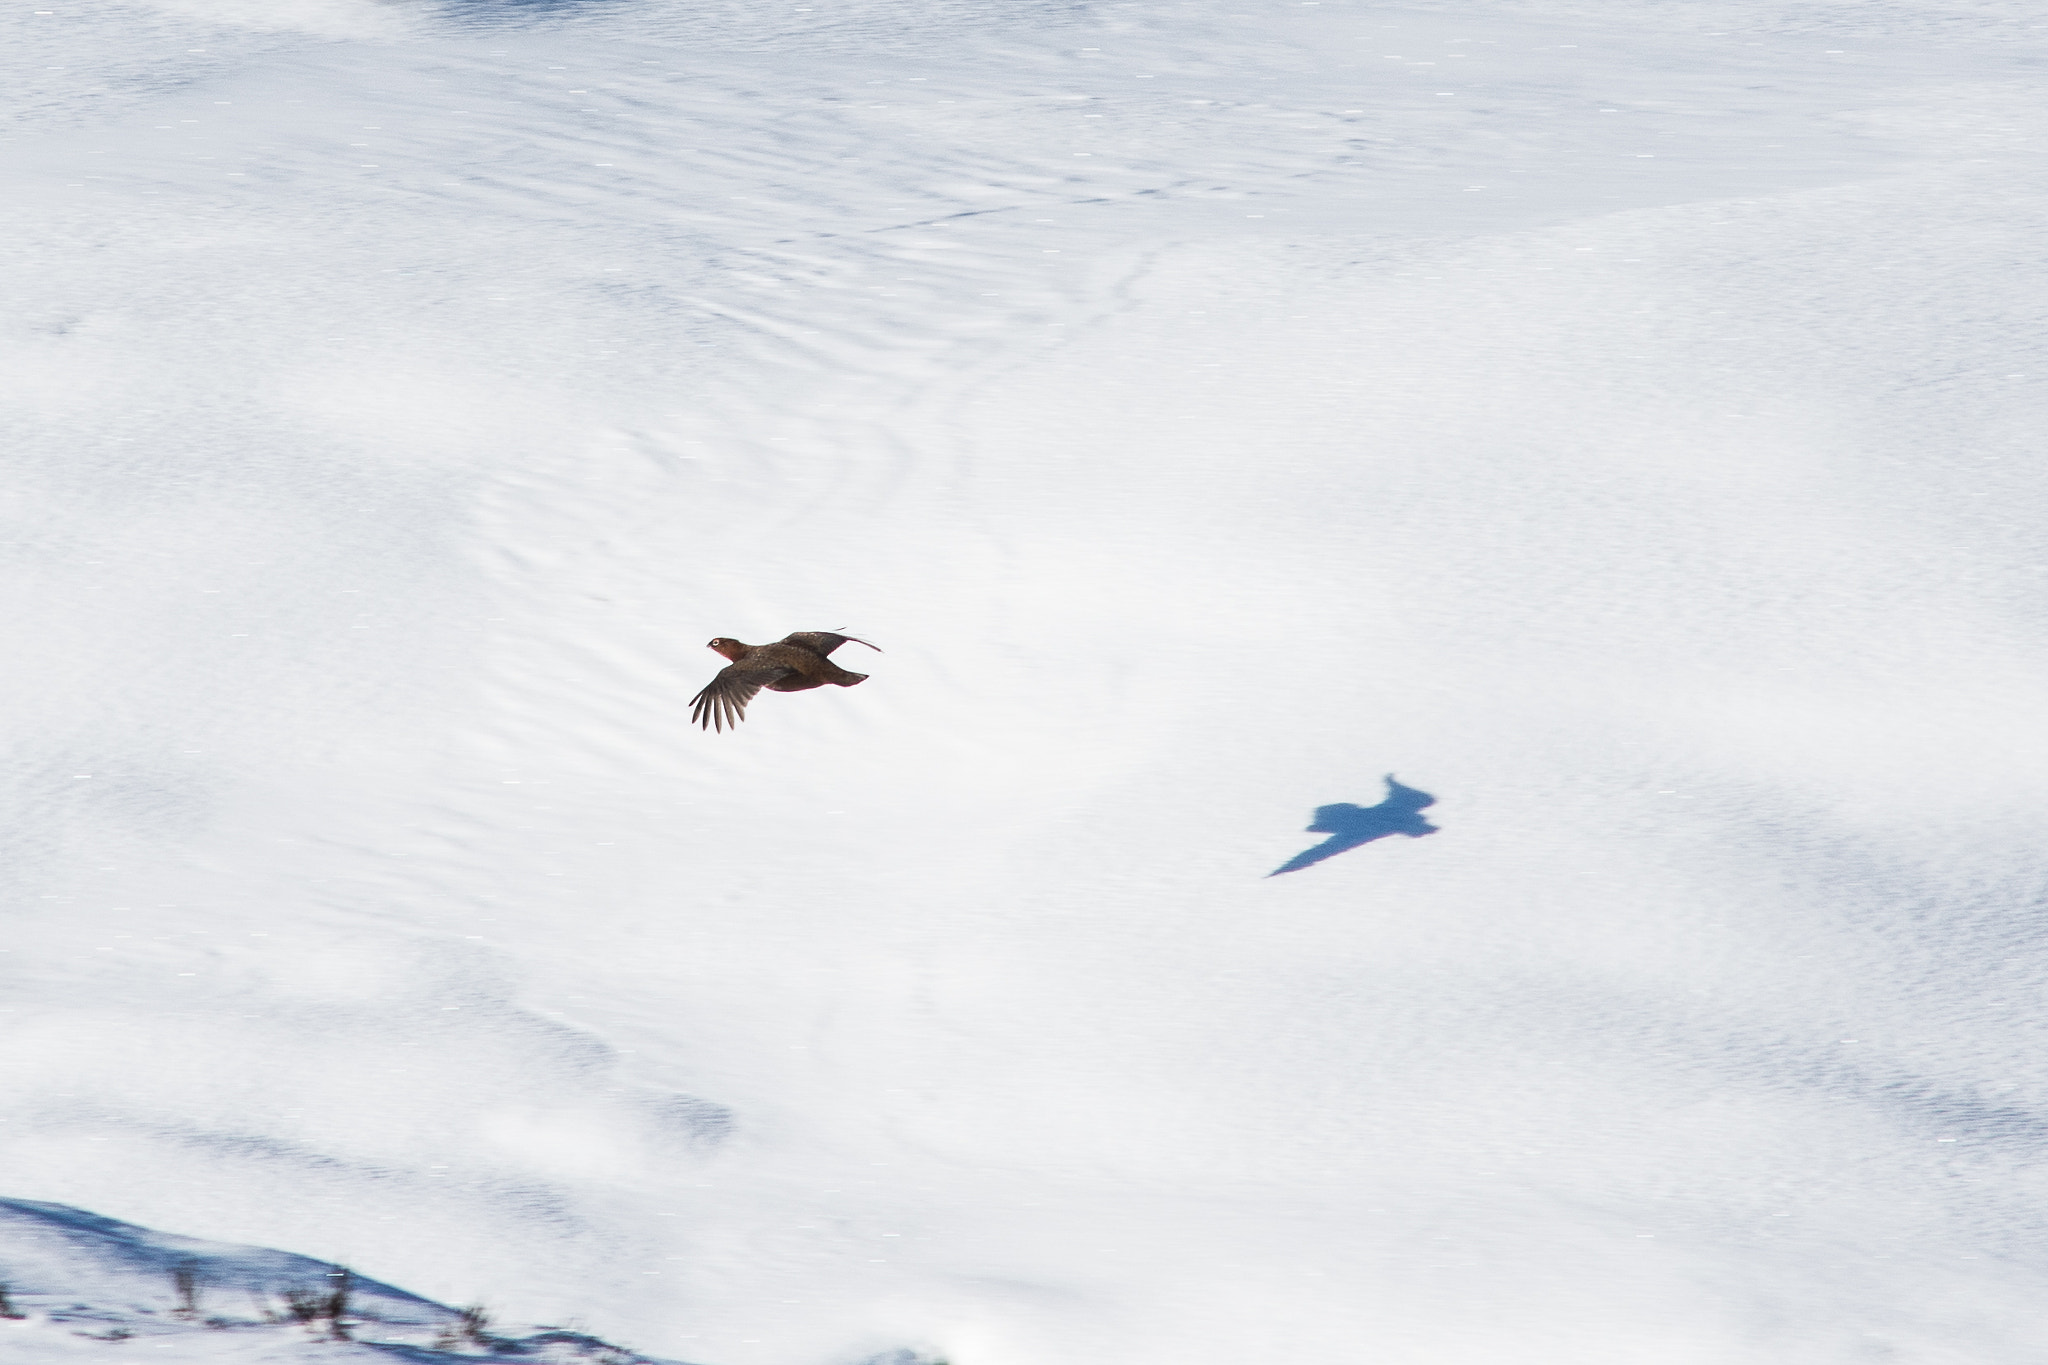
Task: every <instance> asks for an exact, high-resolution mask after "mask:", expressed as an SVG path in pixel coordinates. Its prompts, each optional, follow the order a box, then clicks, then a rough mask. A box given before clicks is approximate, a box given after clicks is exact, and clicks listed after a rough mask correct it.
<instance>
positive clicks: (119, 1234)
mask: <svg viewBox="0 0 2048 1365" xmlns="http://www.w3.org/2000/svg"><path fill="white" fill-rule="evenodd" d="M122 1342H135V1343H137V1344H147V1345H148V1346H150V1347H152V1348H154V1353H153V1354H152V1356H151V1359H153V1360H159V1361H165V1360H168V1361H180V1360H194V1361H209V1362H217V1361H241V1362H250V1363H251V1365H255V1363H256V1362H263V1361H299V1360H319V1361H353V1360H362V1361H370V1360H391V1359H397V1360H410V1361H456V1360H466V1359H475V1358H477V1357H479V1356H485V1357H489V1358H492V1359H497V1360H514V1361H524V1362H529V1365H669V1363H667V1362H661V1361H658V1360H656V1359H655V1358H654V1357H652V1356H644V1355H640V1354H638V1353H637V1352H634V1351H629V1350H626V1349H625V1348H623V1347H619V1346H614V1345H612V1344H610V1343H609V1342H605V1341H600V1340H598V1339H597V1338H596V1337H593V1336H589V1335H587V1334H585V1333H582V1332H574V1331H568V1330H565V1329H562V1328H555V1327H543V1328H541V1329H539V1330H537V1331H535V1332H532V1333H529V1334H525V1335H508V1334H501V1333H499V1332H496V1331H493V1330H492V1327H491V1322H490V1318H489V1315H488V1314H487V1313H486V1312H485V1311H484V1310H483V1309H482V1308H467V1309H454V1308H449V1307H447V1306H446V1305H444V1304H438V1303H435V1302H433V1301H432V1300H431V1299H424V1298H421V1297H420V1296H419V1295H417V1294H409V1293H407V1292H406V1291H405V1290H403V1289H399V1288H396V1287H395V1286H392V1285H388V1284H381V1283H379V1282H378V1281H376V1280H371V1279H365V1278H363V1277H362V1276H359V1275H356V1274H355V1273H354V1272H352V1271H350V1270H349V1269H347V1268H346V1267H343V1266H339V1265H335V1264H333V1263H332V1262H328V1261H320V1260H315V1259H313V1258H312V1257H309V1256H295V1255H293V1254H292V1253H290V1252H286V1251H273V1250H271V1249H269V1248H267V1247H250V1246H236V1245H234V1244H232V1243H228V1242H209V1241H205V1240H203V1239H201V1238H196V1237H180V1236H177V1235H175V1234H172V1233H164V1232H155V1231H152V1230H151V1229H149V1228H143V1227H137V1226H136V1225H135V1224H133V1223H123V1222H120V1221H118V1220H116V1219H112V1218H102V1217H101V1216H99V1215H98V1214H95V1213H88V1212H86V1211H85V1210H83V1209H74V1208H71V1207H69V1206H68V1205H64V1204H47V1203H40V1202H37V1201H35V1200H29V1199H0V1359H8V1360H26V1359H36V1360H45V1359H62V1358H65V1357H66V1356H69V1355H75V1354H78V1353H81V1352H83V1353H92V1352H96V1351H98V1350H99V1349H102V1348H104V1347H105V1346H107V1345H109V1344H117V1343H122ZM165 1352H170V1353H171V1354H164V1353H165Z"/></svg>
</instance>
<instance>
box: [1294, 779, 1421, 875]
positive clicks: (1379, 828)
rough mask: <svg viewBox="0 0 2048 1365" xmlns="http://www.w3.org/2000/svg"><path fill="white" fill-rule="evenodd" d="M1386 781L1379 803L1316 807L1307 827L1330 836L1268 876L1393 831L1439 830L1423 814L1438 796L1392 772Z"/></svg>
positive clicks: (1413, 833) (1414, 834) (1411, 835)
mask: <svg viewBox="0 0 2048 1365" xmlns="http://www.w3.org/2000/svg"><path fill="white" fill-rule="evenodd" d="M1386 781H1387V796H1386V799H1385V800H1384V801H1382V802H1380V803H1379V804H1378V805H1377V806H1355V805H1353V804H1352V803H1351V802H1349V801H1340V802H1338V803H1337V804H1336V805H1334V806H1317V807H1316V818H1315V823H1314V824H1312V825H1310V826H1309V827H1308V829H1309V833H1311V834H1327V835H1329V836H1330V837H1329V838H1327V839H1325V840H1323V842H1321V843H1320V844H1317V845H1316V846H1315V847H1314V848H1311V849H1305V850H1303V851H1302V852H1300V853H1297V854H1295V855H1294V856H1293V857H1292V858H1289V859H1288V860H1287V861H1286V862H1284V863H1282V864H1280V866H1278V867H1276V868H1274V869H1273V870H1272V871H1271V872H1268V873H1267V874H1266V875H1267V876H1269V877H1277V876H1279V875H1280V874H1281V873H1283V872H1299V871H1301V869H1303V868H1304V867H1312V866H1314V865H1315V864H1317V863H1319V862H1321V861H1322V860H1323V859H1325V858H1334V857H1336V856H1337V855H1338V854H1339V853H1344V852H1347V851H1349V850H1351V849H1354V848H1357V847H1358V846H1359V845H1360V844H1369V843H1371V842H1372V841H1373V840H1375V839H1384V838H1386V837H1387V836H1388V835H1390V834H1405V835H1407V836H1408V837H1409V838H1411V839H1420V838H1421V837H1422V836H1423V835H1425V834H1434V833H1436V831H1437V826H1435V825H1432V824H1431V823H1429V821H1428V819H1427V818H1426V817H1424V815H1423V814H1422V812H1423V810H1424V808H1426V807H1429V806H1433V805H1435V804H1436V798H1435V797H1434V796H1431V795H1430V794H1429V793H1428V792H1426V791H1420V790H1418V789H1416V788H1414V787H1405V786H1403V785H1401V784H1400V783H1399V782H1396V781H1395V780H1394V775H1393V774H1392V773H1388V774H1387V778H1386Z"/></svg>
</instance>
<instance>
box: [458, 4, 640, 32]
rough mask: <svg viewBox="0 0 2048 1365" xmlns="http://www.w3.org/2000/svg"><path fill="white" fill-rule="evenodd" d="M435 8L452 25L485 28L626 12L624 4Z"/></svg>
mask: <svg viewBox="0 0 2048 1365" xmlns="http://www.w3.org/2000/svg"><path fill="white" fill-rule="evenodd" d="M435 8H436V9H437V10H438V11H439V12H440V15H441V17H442V18H444V19H447V20H450V21H452V22H454V23H457V24H466V25H476V26H481V27H489V26H490V25H493V24H521V23H531V22H532V21H534V20H537V19H564V18H572V17H575V16H579V15H585V14H607V13H613V12H618V11H622V10H625V9H627V8H628V0H441V3H440V4H439V5H437V6H436V7H435Z"/></svg>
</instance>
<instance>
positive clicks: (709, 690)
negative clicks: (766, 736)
mask: <svg viewBox="0 0 2048 1365" xmlns="http://www.w3.org/2000/svg"><path fill="white" fill-rule="evenodd" d="M794 672H796V670H795V669H793V668H785V667H783V666H782V665H781V664H768V663H746V662H741V663H736V664H728V665H726V666H725V667H724V668H721V669H719V670H718V676H717V677H715V678H713V679H712V680H711V682H710V685H709V686H707V687H706V688H705V689H704V690H703V691H702V692H699V693H698V694H697V695H696V696H694V697H692V698H690V719H691V720H694V721H696V722H697V723H698V724H699V725H701V726H703V727H704V728H705V729H707V730H713V729H716V730H723V729H724V728H725V727H726V726H728V725H732V726H737V725H738V724H739V723H740V720H741V718H742V717H744V716H745V715H746V714H747V703H748V702H750V701H752V700H753V699H754V695H755V693H757V692H759V691H760V690H761V689H762V688H764V687H766V686H767V685H768V684H769V683H772V682H774V681H775V680H776V679H777V678H786V677H788V676H789V675H790V674H792V673H794Z"/></svg>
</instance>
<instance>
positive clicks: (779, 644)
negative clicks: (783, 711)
mask: <svg viewBox="0 0 2048 1365" xmlns="http://www.w3.org/2000/svg"><path fill="white" fill-rule="evenodd" d="M848 640H853V642H854V643H855V644H857V645H868V642H867V641H866V640H859V639H854V637H853V636H851V635H834V634H832V633H831V632H830V631H824V630H800V631H798V632H796V633H795V634H794V635H785V636H783V637H782V638H781V639H780V640H777V641H776V642H775V643H774V644H772V645H749V644H742V643H741V642H740V641H738V640H728V639H726V638H725V637H724V636H723V635H721V636H719V637H718V638H717V639H716V640H713V641H712V642H711V643H710V645H708V646H707V648H710V649H714V650H716V651H717V652H718V653H720V654H722V655H724V656H725V657H726V658H728V659H730V660H732V662H731V663H730V664H728V665H726V666H725V667H724V668H721V669H720V670H718V676H717V677H715V678H713V679H712V680H711V685H710V686H709V687H706V688H705V689H704V690H703V691H702V692H699V693H698V694H697V695H696V696H694V697H692V698H691V699H690V719H691V720H694V721H696V722H697V723H698V724H699V725H701V726H703V727H704V728H705V729H707V730H711V729H717V730H723V729H724V728H725V727H726V726H728V725H735V726H736V725H738V724H739V723H740V720H741V719H742V718H743V717H744V716H745V715H746V713H747V703H748V702H750V701H752V700H753V699H754V694H755V693H757V692H759V691H760V690H761V689H762V688H764V687H765V688H767V689H768V690H769V691H771V692H807V691H809V690H810V689H811V688H813V687H823V686H824V685H825V684H826V683H831V684H832V685H833V686H835V687H851V686H853V685H854V684H855V683H859V682H866V681H867V677H868V675H867V674H865V673H849V672H847V671H846V670H845V669H843V668H841V667H840V666H839V665H838V664H835V663H833V662H832V661H831V659H829V658H827V657H826V656H827V655H829V654H830V653H831V652H832V651H833V650H835V649H837V648H839V646H841V645H843V644H845V643H846V642H847V641H848ZM868 648H869V649H872V650H874V651H875V653H877V654H880V653H881V652H882V651H881V650H880V649H879V648H877V647H876V646H874V645H868Z"/></svg>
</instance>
